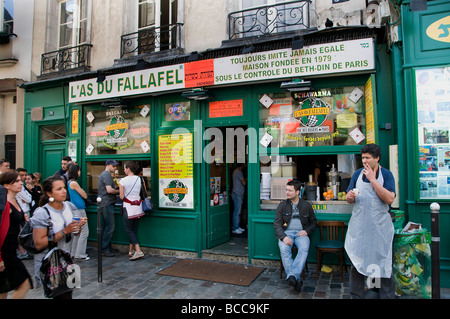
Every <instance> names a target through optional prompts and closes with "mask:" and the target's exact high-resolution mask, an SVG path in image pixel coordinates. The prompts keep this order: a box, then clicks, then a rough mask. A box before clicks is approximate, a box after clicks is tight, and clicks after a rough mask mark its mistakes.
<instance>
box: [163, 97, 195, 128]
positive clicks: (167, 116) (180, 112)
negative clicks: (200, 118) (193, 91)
mask: <svg viewBox="0 0 450 319" xmlns="http://www.w3.org/2000/svg"><path fill="white" fill-rule="evenodd" d="M190 119H191V103H190V102H189V101H187V102H173V103H166V104H165V105H164V122H166V123H170V122H179V121H189V120H190Z"/></svg>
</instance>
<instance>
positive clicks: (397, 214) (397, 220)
mask: <svg viewBox="0 0 450 319" xmlns="http://www.w3.org/2000/svg"><path fill="white" fill-rule="evenodd" d="M391 212H392V213H394V216H393V217H392V219H393V222H394V229H403V224H404V223H405V212H404V211H402V210H391Z"/></svg>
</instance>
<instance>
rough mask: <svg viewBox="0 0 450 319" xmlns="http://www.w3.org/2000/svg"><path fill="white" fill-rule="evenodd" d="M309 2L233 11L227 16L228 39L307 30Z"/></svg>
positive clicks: (301, 0) (304, 0)
mask: <svg viewBox="0 0 450 319" xmlns="http://www.w3.org/2000/svg"><path fill="white" fill-rule="evenodd" d="M310 2H311V1H310V0H300V1H290V2H283V3H280V4H274V5H266V6H260V7H254V8H250V9H245V10H241V11H235V12H232V13H230V14H229V15H228V34H229V39H230V40H231V39H233V38H246V37H251V36H259V35H266V34H272V33H280V32H287V31H295V30H299V29H308V28H309V27H310V20H309V4H310Z"/></svg>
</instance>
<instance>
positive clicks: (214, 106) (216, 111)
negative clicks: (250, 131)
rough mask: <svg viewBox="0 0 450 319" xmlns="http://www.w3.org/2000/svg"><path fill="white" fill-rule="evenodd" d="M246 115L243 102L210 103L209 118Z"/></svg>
mask: <svg viewBox="0 0 450 319" xmlns="http://www.w3.org/2000/svg"><path fill="white" fill-rule="evenodd" d="M242 115H244V109H243V100H229V101H217V102H209V117H210V118H214V117H229V116H242Z"/></svg>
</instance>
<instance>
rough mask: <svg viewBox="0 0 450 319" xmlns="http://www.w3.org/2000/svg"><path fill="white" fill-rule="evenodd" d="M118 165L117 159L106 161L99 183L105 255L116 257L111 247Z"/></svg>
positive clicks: (117, 192) (103, 250)
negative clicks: (114, 175)
mask: <svg viewBox="0 0 450 319" xmlns="http://www.w3.org/2000/svg"><path fill="white" fill-rule="evenodd" d="M117 165H119V163H117V162H116V161H115V160H113V159H109V160H107V161H106V163H105V170H104V171H103V172H102V173H101V174H100V177H99V179H98V184H97V190H98V197H100V198H101V199H102V201H101V202H100V203H99V204H98V205H99V208H100V210H101V216H102V219H103V220H102V252H103V256H106V257H114V256H115V254H114V252H113V251H112V249H111V238H112V235H113V232H114V207H115V205H116V198H117V196H116V195H118V194H119V189H118V185H117V184H116V183H115V182H114V180H113V177H112V174H114V172H115V170H116V168H117Z"/></svg>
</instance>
